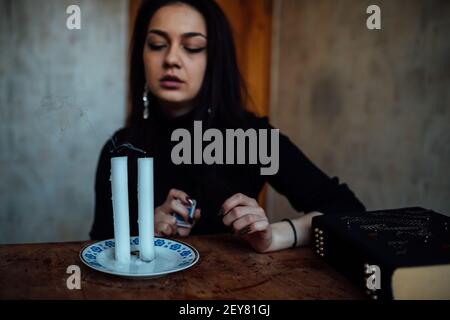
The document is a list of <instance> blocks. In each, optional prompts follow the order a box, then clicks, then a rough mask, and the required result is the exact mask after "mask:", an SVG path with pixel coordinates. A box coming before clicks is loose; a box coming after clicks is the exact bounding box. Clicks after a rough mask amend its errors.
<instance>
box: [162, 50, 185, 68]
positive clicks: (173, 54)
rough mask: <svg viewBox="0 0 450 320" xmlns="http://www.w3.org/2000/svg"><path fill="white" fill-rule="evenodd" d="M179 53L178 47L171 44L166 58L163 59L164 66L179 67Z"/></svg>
mask: <svg viewBox="0 0 450 320" xmlns="http://www.w3.org/2000/svg"><path fill="white" fill-rule="evenodd" d="M179 54H180V52H179V49H178V48H177V47H176V46H171V47H170V50H169V52H168V53H167V55H166V58H165V59H164V64H165V67H167V68H172V67H176V68H179V67H180V66H181V62H180V56H179Z"/></svg>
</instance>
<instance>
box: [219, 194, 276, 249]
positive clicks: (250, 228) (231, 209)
mask: <svg viewBox="0 0 450 320" xmlns="http://www.w3.org/2000/svg"><path fill="white" fill-rule="evenodd" d="M220 215H222V216H223V223H224V224H225V225H226V226H229V227H232V228H233V230H234V232H235V233H236V234H237V235H239V236H242V237H243V238H244V239H245V240H246V241H247V242H248V243H249V244H250V245H251V246H252V247H253V249H255V250H256V251H257V252H265V251H266V250H267V249H268V248H269V247H270V245H271V244H272V227H271V225H270V224H269V221H268V219H267V216H266V213H265V211H264V209H263V208H261V207H260V206H259V204H258V202H257V201H256V200H255V199H252V198H249V197H247V196H245V195H243V194H241V193H238V194H235V195H234V196H232V197H230V198H229V199H227V200H226V201H225V202H224V204H223V205H222V209H221V212H220Z"/></svg>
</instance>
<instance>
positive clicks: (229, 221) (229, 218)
mask: <svg viewBox="0 0 450 320" xmlns="http://www.w3.org/2000/svg"><path fill="white" fill-rule="evenodd" d="M253 215H255V216H261V217H263V218H266V213H265V212H264V209H263V208H261V207H248V206H246V207H235V208H233V209H232V210H231V211H229V212H228V213H227V214H226V215H225V217H224V218H223V223H224V224H225V225H226V226H232V225H234V223H235V221H236V220H238V219H241V218H243V217H244V216H248V217H246V218H245V219H244V220H243V221H247V220H248V221H249V222H251V221H250V220H251V219H254V218H253V217H251V216H253ZM247 224H248V223H247Z"/></svg>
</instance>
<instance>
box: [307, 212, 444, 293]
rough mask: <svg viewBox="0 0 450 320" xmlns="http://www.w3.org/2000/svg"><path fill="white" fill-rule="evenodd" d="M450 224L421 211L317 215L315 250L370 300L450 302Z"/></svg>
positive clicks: (314, 224) (440, 215)
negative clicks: (432, 300) (437, 300)
mask: <svg viewBox="0 0 450 320" xmlns="http://www.w3.org/2000/svg"><path fill="white" fill-rule="evenodd" d="M449 225H450V218H449V217H448V216H445V215H443V214H440V213H437V212H435V211H432V210H427V209H424V208H419V207H414V208H401V209H390V210H379V211H370V212H364V213H349V214H337V215H323V216H317V217H314V218H313V221H312V228H313V231H314V240H313V241H314V250H315V252H316V253H317V255H319V256H320V257H322V258H323V259H325V260H326V261H327V262H329V263H330V264H331V265H332V266H333V267H334V268H336V269H337V270H338V271H340V272H342V273H343V274H345V275H346V276H347V277H348V278H350V279H351V280H352V281H353V282H355V284H357V285H359V286H360V287H362V288H364V290H365V291H366V293H367V294H368V295H369V297H370V298H372V299H381V300H391V299H400V300H404V299H407V300H409V299H450V232H449Z"/></svg>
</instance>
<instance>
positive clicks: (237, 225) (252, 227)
mask: <svg viewBox="0 0 450 320" xmlns="http://www.w3.org/2000/svg"><path fill="white" fill-rule="evenodd" d="M265 223H267V218H266V217H265V216H261V215H258V214H247V215H245V216H243V217H242V218H239V219H237V220H235V221H234V222H233V224H232V225H233V230H234V231H235V232H236V233H238V234H249V233H252V232H256V231H261V230H263V229H264V226H265ZM267 224H268V223H267Z"/></svg>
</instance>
